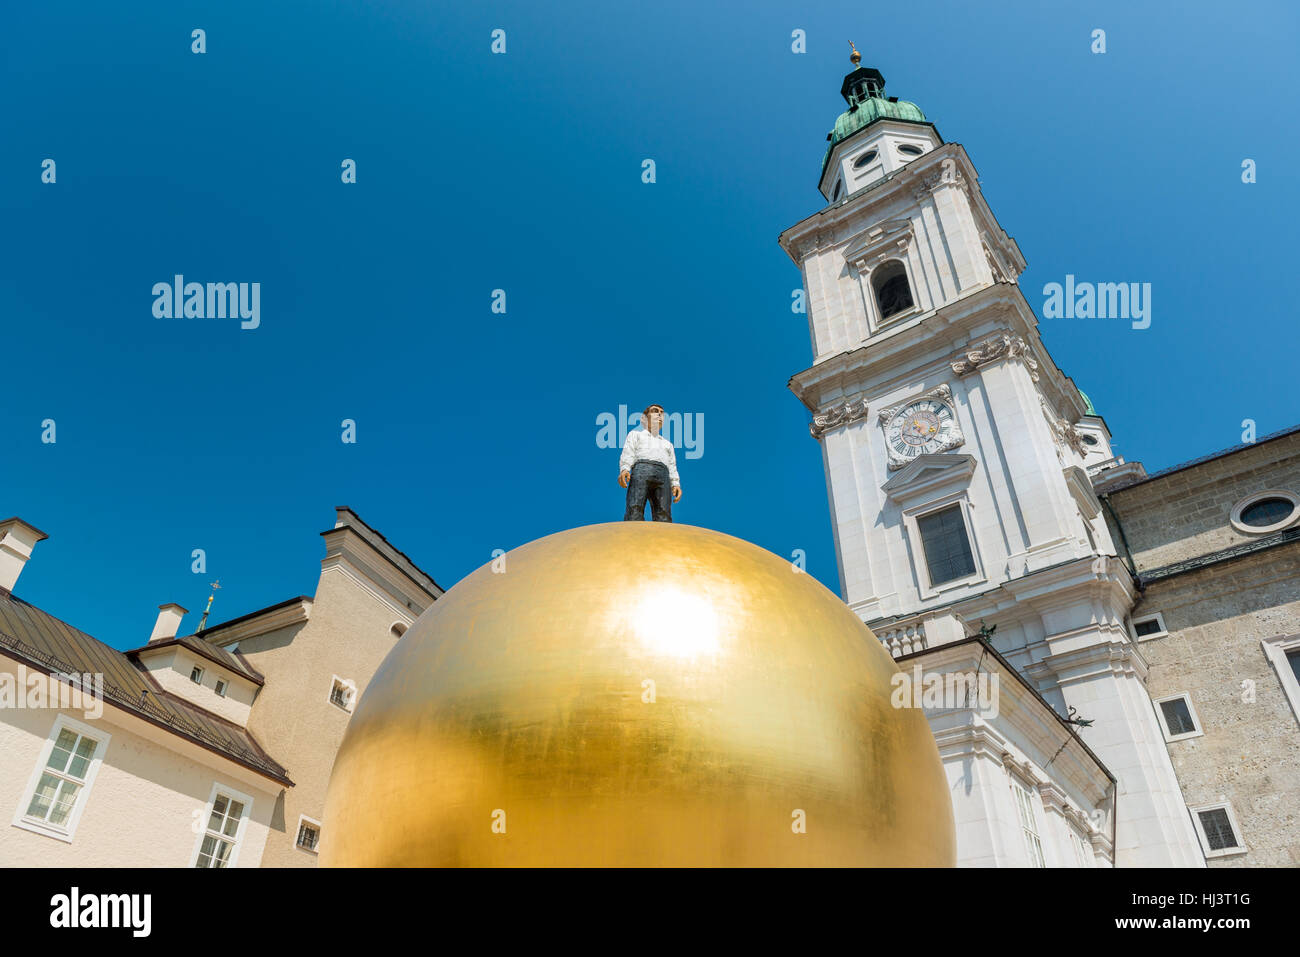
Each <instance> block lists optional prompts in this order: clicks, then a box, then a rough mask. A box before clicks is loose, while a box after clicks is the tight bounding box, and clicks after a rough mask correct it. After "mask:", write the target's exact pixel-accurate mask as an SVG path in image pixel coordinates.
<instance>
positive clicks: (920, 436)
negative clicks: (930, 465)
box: [885, 399, 957, 459]
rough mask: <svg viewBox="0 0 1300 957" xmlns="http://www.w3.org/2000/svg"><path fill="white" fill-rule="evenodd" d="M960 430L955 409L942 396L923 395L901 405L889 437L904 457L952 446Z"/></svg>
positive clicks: (889, 428)
mask: <svg viewBox="0 0 1300 957" xmlns="http://www.w3.org/2000/svg"><path fill="white" fill-rule="evenodd" d="M955 434H957V420H956V419H954V418H953V414H952V409H951V408H950V407H949V406H948V405H947V404H946V403H943V402H940V401H939V400H938V399H920V400H918V401H916V402H909V403H908V404H907V405H905V406H903V408H901V409H899V410H898V412H897V413H896V414H895V415H894V417H893V418H892V419H890V420H889V425H888V426H886V428H885V437H886V441H887V442H888V443H889V447H890V449H891V450H892V451H893V453H894V454H895V455H896V456H898V457H899V458H902V459H914V458H916V457H917V456H918V455H920V454H921V453H923V452H937V451H938V450H940V449H943V448H948V447H950V445H951V442H950V440H951V439H952V438H953V436H954V435H955Z"/></svg>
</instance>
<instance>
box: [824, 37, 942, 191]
mask: <svg viewBox="0 0 1300 957" xmlns="http://www.w3.org/2000/svg"><path fill="white" fill-rule="evenodd" d="M851 59H852V60H853V64H854V66H855V67H856V66H857V64H858V62H859V61H860V60H861V57H860V56H859V55H858V52H857V50H854V51H853V56H852V57H851ZM840 96H842V97H844V102H846V103H848V104H849V108H848V109H847V110H845V111H844V112H843V113H841V114H840V115H839V118H838V119H836V121H835V128H834V129H832V130H831V131H830V133H828V134H827V135H826V138H827V139H828V140H830V146H828V147H827V148H826V155H824V156H823V157H822V172H823V173H825V172H826V163H827V161H828V160H830V156H831V151H832V150H834V149H835V147H836V145H837V144H839V143H842V142H844V141H845V140H846V139H848V138H849V137H850V136H852V135H853V134H854V133H856V132H858V131H859V130H862V129H866V128H867V127H868V126H870V125H871V124H872V123H874V122H875V121H876V120H883V119H888V120H905V121H907V122H909V123H925V122H928V121H927V120H926V118H925V114H924V113H922V112H921V108H920V107H919V106H917V105H916V104H915V103H912V102H910V101H908V100H900V99H898V97H887V96H885V78H884V76H882V75H881V73H880V71H879V70H876V69H873V68H871V67H858V68H857V69H855V70H854V71H853V72H852V73H850V74H849V75H848V76H846V77H845V78H844V84H843V86H841V87H840Z"/></svg>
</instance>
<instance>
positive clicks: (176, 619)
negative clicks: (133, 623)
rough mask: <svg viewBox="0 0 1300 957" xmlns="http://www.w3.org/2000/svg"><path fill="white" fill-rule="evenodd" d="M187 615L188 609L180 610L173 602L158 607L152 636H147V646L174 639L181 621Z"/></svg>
mask: <svg viewBox="0 0 1300 957" xmlns="http://www.w3.org/2000/svg"><path fill="white" fill-rule="evenodd" d="M188 614H189V609H188V608H182V607H181V606H180V605H178V604H176V602H174V601H173V602H169V603H168V604H166V605H159V606H158V620H157V621H156V622H154V626H153V634H152V635H150V636H149V644H153V643H154V642H155V641H166V640H167V639H168V638H175V637H176V632H177V630H178V629H179V628H180V627H181V619H182V618H184V617H185V616H186V615H188Z"/></svg>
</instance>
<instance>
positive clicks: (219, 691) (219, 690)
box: [213, 679, 226, 698]
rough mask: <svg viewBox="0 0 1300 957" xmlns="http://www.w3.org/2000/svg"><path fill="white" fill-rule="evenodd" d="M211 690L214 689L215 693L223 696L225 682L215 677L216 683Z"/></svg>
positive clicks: (224, 694)
mask: <svg viewBox="0 0 1300 957" xmlns="http://www.w3.org/2000/svg"><path fill="white" fill-rule="evenodd" d="M213 690H215V691H216V692H217V694H219V695H220V696H221V697H223V698H224V697H225V696H226V683H225V682H224V681H222V680H220V679H217V683H216V685H215V686H214V688H213Z"/></svg>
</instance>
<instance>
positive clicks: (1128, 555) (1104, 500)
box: [1097, 495, 1146, 592]
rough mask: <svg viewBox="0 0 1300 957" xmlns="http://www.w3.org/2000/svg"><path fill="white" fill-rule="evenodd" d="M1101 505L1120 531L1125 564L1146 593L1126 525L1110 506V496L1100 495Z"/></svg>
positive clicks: (1139, 588)
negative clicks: (1129, 544) (1129, 545)
mask: <svg viewBox="0 0 1300 957" xmlns="http://www.w3.org/2000/svg"><path fill="white" fill-rule="evenodd" d="M1097 497H1098V498H1099V499H1101V504H1103V505H1105V506H1106V511H1107V512H1109V513H1110V517H1111V519H1112V520H1113V521H1114V522H1115V528H1116V529H1118V530H1119V541H1120V545H1122V546H1123V548H1124V564H1125V566H1126V567H1127V568H1128V570H1129V574H1130V575H1132V576H1133V578H1134V579H1135V580H1136V581H1137V585H1138V591H1140V592H1142V591H1146V584H1145V583H1144V582H1143V581H1142V576H1141V575H1139V574H1138V573H1137V566H1136V565H1135V564H1134V563H1133V552H1132V551H1131V550H1130V549H1129V547H1128V536H1127V535H1125V534H1124V524H1123V523H1122V522H1121V521H1120V520H1119V515H1118V514H1117V513H1116V511H1115V507H1114V506H1113V505H1111V504H1110V496H1108V495H1099V496H1097Z"/></svg>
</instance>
